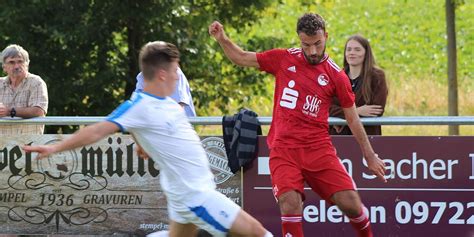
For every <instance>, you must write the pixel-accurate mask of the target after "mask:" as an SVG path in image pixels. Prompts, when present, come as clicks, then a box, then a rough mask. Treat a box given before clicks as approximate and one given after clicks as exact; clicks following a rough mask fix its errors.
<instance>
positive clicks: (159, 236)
mask: <svg viewBox="0 0 474 237" xmlns="http://www.w3.org/2000/svg"><path fill="white" fill-rule="evenodd" d="M168 236H169V231H167V230H162V231H158V232H153V233H151V234H148V235H147V236H146V237H168Z"/></svg>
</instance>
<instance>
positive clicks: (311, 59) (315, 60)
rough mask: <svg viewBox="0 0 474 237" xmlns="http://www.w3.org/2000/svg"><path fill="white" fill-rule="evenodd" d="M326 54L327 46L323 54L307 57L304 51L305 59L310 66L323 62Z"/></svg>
mask: <svg viewBox="0 0 474 237" xmlns="http://www.w3.org/2000/svg"><path fill="white" fill-rule="evenodd" d="M325 53H326V46H324V50H323V52H322V53H321V54H312V55H307V54H306V52H305V51H303V54H304V57H305V58H306V61H307V62H308V63H309V64H312V65H315V64H318V63H319V62H321V60H322V59H323V57H324V54H325Z"/></svg>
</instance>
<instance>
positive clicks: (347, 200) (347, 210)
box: [332, 190, 374, 237]
mask: <svg viewBox="0 0 474 237" xmlns="http://www.w3.org/2000/svg"><path fill="white" fill-rule="evenodd" d="M332 200H333V202H334V203H336V205H337V207H339V209H340V210H341V211H342V212H343V213H344V214H345V215H346V216H347V217H349V220H350V223H351V225H352V227H353V228H354V230H355V231H356V232H357V236H359V237H373V236H374V235H373V233H372V228H371V226H370V221H369V218H368V216H367V215H366V214H365V212H364V209H363V205H362V202H361V200H360V197H359V194H358V193H357V192H356V191H354V190H346V191H340V192H337V193H335V194H334V195H333V197H332Z"/></svg>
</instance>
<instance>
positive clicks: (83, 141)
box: [22, 121, 120, 159]
mask: <svg viewBox="0 0 474 237" xmlns="http://www.w3.org/2000/svg"><path fill="white" fill-rule="evenodd" d="M119 129H120V128H119V127H118V125H117V124H115V123H112V122H109V121H103V122H99V123H95V124H92V125H89V126H87V127H84V128H82V129H80V130H79V131H77V132H76V133H74V134H73V135H72V136H71V137H68V138H67V139H65V140H63V141H61V142H59V143H55V144H51V145H39V146H28V145H25V146H23V147H22V148H23V150H25V151H26V152H38V157H37V159H41V158H45V157H48V156H49V155H51V154H54V153H57V152H61V151H66V150H72V149H75V148H78V147H82V146H85V145H89V144H92V143H95V142H97V141H99V140H101V139H102V138H104V137H106V136H108V135H110V134H113V133H115V132H117V131H118V130H119Z"/></svg>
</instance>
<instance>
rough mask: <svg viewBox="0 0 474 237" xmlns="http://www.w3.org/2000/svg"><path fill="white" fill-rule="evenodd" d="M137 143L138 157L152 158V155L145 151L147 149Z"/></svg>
mask: <svg viewBox="0 0 474 237" xmlns="http://www.w3.org/2000/svg"><path fill="white" fill-rule="evenodd" d="M136 145H137V155H138V157H140V158H142V159H144V160H148V158H150V156H149V155H148V154H147V153H146V152H145V150H143V148H142V147H141V146H140V145H138V144H136Z"/></svg>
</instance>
